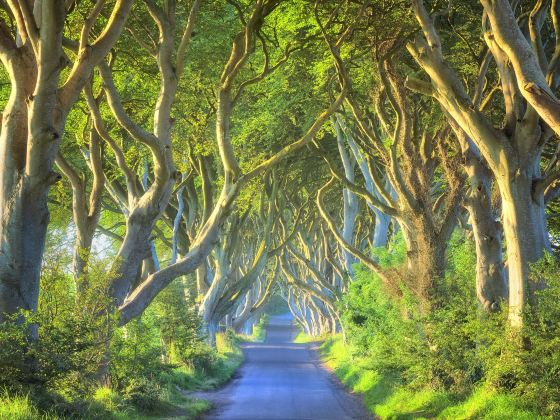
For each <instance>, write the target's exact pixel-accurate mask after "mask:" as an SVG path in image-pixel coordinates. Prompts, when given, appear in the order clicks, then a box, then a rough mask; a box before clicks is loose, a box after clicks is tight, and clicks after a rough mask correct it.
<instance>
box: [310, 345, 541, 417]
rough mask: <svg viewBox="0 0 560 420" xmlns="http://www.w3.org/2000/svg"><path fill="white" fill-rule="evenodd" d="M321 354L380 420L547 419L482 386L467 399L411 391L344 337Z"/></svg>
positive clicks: (417, 390)
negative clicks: (350, 346) (355, 352)
mask: <svg viewBox="0 0 560 420" xmlns="http://www.w3.org/2000/svg"><path fill="white" fill-rule="evenodd" d="M302 339H305V337H302ZM302 342H305V341H302ZM320 354H321V358H322V360H323V361H324V362H325V363H326V365H327V366H328V367H329V368H331V369H332V370H333V371H334V373H335V374H336V375H337V377H338V378H339V379H340V380H341V381H342V383H344V384H345V385H346V386H347V388H348V389H350V390H351V391H352V392H356V393H358V394H361V395H362V396H363V400H364V403H365V405H366V406H367V408H368V409H369V411H370V412H371V413H373V414H375V415H376V416H377V417H379V418H381V419H412V418H430V419H433V418H435V419H453V420H460V419H479V418H484V419H495V420H501V419H504V420H505V419H516V420H518V419H519V420H529V419H531V420H536V419H544V418H546V417H542V416H539V415H538V414H537V413H535V412H533V411H531V410H530V409H529V408H528V407H526V406H525V405H524V404H523V403H522V402H521V401H520V400H519V399H517V398H515V397H513V396H510V395H504V394H499V393H497V392H495V391H493V390H492V389H489V388H488V387H486V386H483V385H482V386H480V387H478V388H476V389H475V390H474V392H472V393H471V394H469V395H467V396H458V395H453V394H452V393H448V392H441V391H436V390H432V389H412V388H410V387H407V386H406V385H405V384H403V382H402V381H401V380H400V378H399V377H398V375H396V374H391V373H386V372H380V371H377V370H376V369H375V366H374V363H373V362H372V361H371V360H367V359H363V358H359V357H352V355H351V354H350V352H349V350H348V348H347V347H346V346H345V345H344V343H343V342H342V339H341V337H332V338H328V339H326V340H324V342H323V344H322V345H321V348H320Z"/></svg>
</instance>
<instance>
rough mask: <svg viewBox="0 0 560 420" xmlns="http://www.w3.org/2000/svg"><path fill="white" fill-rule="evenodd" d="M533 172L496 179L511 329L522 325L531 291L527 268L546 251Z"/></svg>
mask: <svg viewBox="0 0 560 420" xmlns="http://www.w3.org/2000/svg"><path fill="white" fill-rule="evenodd" d="M536 162H538V160H537V161H536ZM536 165H538V163H536ZM537 170H538V169H537ZM534 173H535V172H534V168H531V170H518V171H517V172H516V173H515V174H514V175H513V177H511V178H509V179H508V178H507V177H506V178H502V179H500V178H498V183H499V184H500V193H501V198H502V215H503V226H504V235H505V238H506V242H507V269H508V279H509V316H508V318H509V321H510V324H511V325H512V326H514V327H519V326H521V325H522V324H523V316H522V313H523V310H524V308H525V303H526V302H527V299H528V298H530V294H531V292H532V290H529V265H530V264H531V263H534V262H536V261H538V260H539V259H540V258H541V257H542V256H543V254H544V251H545V250H547V249H550V239H549V237H548V231H547V227H546V215H545V207H544V197H543V196H542V195H541V196H540V197H536V199H535V197H533V189H532V185H533V181H534V175H533V174H534Z"/></svg>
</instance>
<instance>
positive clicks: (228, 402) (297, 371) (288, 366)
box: [204, 315, 371, 420]
mask: <svg viewBox="0 0 560 420" xmlns="http://www.w3.org/2000/svg"><path fill="white" fill-rule="evenodd" d="M266 333H267V334H266V340H265V342H264V343H248V344H244V345H243V353H244V354H245V362H244V363H243V365H242V367H241V368H240V370H239V372H238V374H237V375H236V376H237V377H236V378H235V379H233V381H232V382H230V384H229V385H227V386H226V387H225V388H223V389H222V390H220V391H216V392H214V393H208V394H206V395H205V396H204V397H206V398H209V399H210V400H211V401H212V402H213V403H214V404H215V407H216V408H214V410H213V411H212V412H210V414H209V415H208V416H207V417H206V418H207V419H223V420H257V419H258V420H268V419H282V420H329V419H332V420H344V419H369V418H371V417H370V416H369V415H368V414H367V411H366V410H365V409H364V408H363V406H362V404H361V402H360V401H359V399H358V398H357V397H355V396H352V395H350V394H348V393H347V392H345V391H344V389H342V387H341V386H340V385H339V384H338V382H337V381H336V380H335V379H334V378H333V377H332V376H331V374H330V373H329V372H327V371H326V370H324V369H323V368H322V367H321V365H320V362H319V361H318V360H317V356H316V353H315V352H314V351H313V350H311V349H310V345H308V344H294V343H292V340H293V338H294V336H295V334H296V327H295V326H294V325H292V318H291V315H280V316H274V317H271V319H270V322H269V324H268V327H267V330H266Z"/></svg>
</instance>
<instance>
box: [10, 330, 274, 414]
mask: <svg viewBox="0 0 560 420" xmlns="http://www.w3.org/2000/svg"><path fill="white" fill-rule="evenodd" d="M262 328H263V331H264V326H263V327H262ZM259 333H260V332H259ZM260 334H262V333H260ZM239 342H240V339H239V338H238V337H235V336H233V335H231V334H218V336H217V339H216V347H217V355H216V359H215V360H214V362H213V363H212V365H211V366H209V367H208V369H207V370H206V371H195V370H193V369H189V368H187V367H178V368H175V369H173V371H171V372H165V373H162V374H161V375H160V377H159V381H158V382H159V384H160V385H159V386H160V392H159V395H160V400H159V401H158V402H157V403H156V404H155V406H154V407H153V408H152V409H150V410H149V411H148V412H144V411H141V410H139V409H138V408H136V407H134V406H132V405H131V404H130V403H127V401H125V400H124V398H123V396H122V395H120V394H119V393H117V392H115V391H114V390H112V389H110V388H108V387H100V388H98V389H97V390H95V392H93V395H92V397H91V399H90V400H88V401H84V402H83V404H82V405H81V406H80V407H79V408H77V411H76V414H75V415H74V417H76V415H77V416H78V417H79V418H88V419H107V420H110V419H114V420H128V419H132V420H155V419H167V418H174V417H179V418H182V419H196V418H200V416H201V415H202V414H203V413H205V412H206V411H208V410H209V409H210V408H211V404H210V403H209V402H208V401H205V400H202V399H197V398H194V397H192V396H190V395H188V391H199V390H200V391H203V390H204V391H206V390H212V389H215V388H217V387H219V386H221V385H223V384H224V383H226V382H227V381H228V380H229V379H231V377H232V376H233V374H234V373H235V371H236V370H237V369H238V368H239V365H240V364H241V363H242V362H243V353H242V352H241V349H240V347H239ZM69 404H71V402H69ZM35 419H37V420H43V419H44V420H56V419H64V417H63V416H61V415H59V414H58V415H56V414H51V413H45V412H42V411H41V410H39V408H38V407H37V405H36V403H35V402H34V400H33V399H32V398H30V397H29V396H28V395H13V394H9V393H8V392H7V391H3V392H1V391H0V420H35Z"/></svg>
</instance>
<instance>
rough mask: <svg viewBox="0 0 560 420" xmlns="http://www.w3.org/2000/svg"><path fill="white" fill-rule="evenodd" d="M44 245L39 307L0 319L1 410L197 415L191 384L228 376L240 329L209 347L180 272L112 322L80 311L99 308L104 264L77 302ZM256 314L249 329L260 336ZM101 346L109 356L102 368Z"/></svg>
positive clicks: (30, 415) (199, 404) (201, 385)
mask: <svg viewBox="0 0 560 420" xmlns="http://www.w3.org/2000/svg"><path fill="white" fill-rule="evenodd" d="M48 255H49V256H50V257H52V258H51V260H50V261H51V264H50V265H49V266H48V267H47V268H45V270H44V272H43V281H44V289H43V290H44V292H43V294H42V296H41V300H40V309H39V311H37V313H36V314H34V315H33V316H28V317H27V318H26V321H27V322H26V323H25V324H19V325H18V324H16V323H5V324H1V325H0V342H1V343H3V345H2V346H0V373H1V374H2V378H1V379H0V386H2V387H3V389H4V391H3V394H2V401H1V404H0V419H4V418H6V419H12V418H14V417H12V416H16V417H15V418H21V419H35V418H49V419H51V418H52V419H55V418H100V419H101V418H103V419H106V418H115V419H128V418H132V419H148V418H154V419H156V418H164V417H167V416H170V415H180V416H183V417H186V418H195V417H196V416H197V415H199V414H200V413H202V412H204V411H207V410H208V409H209V408H210V406H209V403H208V402H206V401H202V400H198V399H195V398H192V397H190V396H189V394H190V393H191V392H192V391H196V390H210V389H214V388H216V387H218V386H220V385H222V384H224V383H225V382H227V381H228V380H229V379H230V378H231V376H232V375H233V374H234V373H235V371H236V370H237V368H238V367H239V365H240V364H241V362H242V360H243V355H242V353H241V350H240V348H239V343H240V341H241V338H239V337H238V336H237V335H236V334H235V333H233V332H232V331H231V330H227V331H226V332H224V333H219V334H218V335H217V340H216V346H215V348H212V347H210V346H209V345H208V344H207V343H206V341H205V337H204V335H203V333H202V328H201V324H200V320H199V318H198V317H197V316H196V314H195V313H194V312H193V311H194V306H188V305H186V304H185V303H188V301H185V300H184V298H180V296H185V287H184V284H183V283H182V282H180V281H177V282H175V283H174V284H173V285H171V286H170V287H169V288H168V289H166V291H165V292H164V293H162V294H161V295H160V296H158V299H157V301H156V302H154V305H152V306H151V307H150V310H149V311H146V312H145V313H144V314H143V316H142V317H140V318H138V319H136V320H134V321H133V322H131V323H129V324H128V325H127V326H126V327H124V328H116V327H115V325H114V322H113V320H112V319H111V318H105V319H104V320H103V318H99V317H88V316H87V314H91V313H94V312H96V311H100V310H102V308H103V302H104V301H103V299H102V296H103V290H105V289H104V287H105V285H106V283H107V279H106V277H105V276H104V275H103V273H102V272H98V273H97V276H96V282H97V283H96V285H94V284H91V285H90V289H89V290H90V291H91V295H90V294H89V292H88V294H85V295H82V296H81V297H80V304H79V305H78V304H76V296H75V294H74V293H72V290H73V288H72V280H71V278H70V277H69V276H68V275H67V274H65V273H64V270H63V269H62V268H63V260H57V258H60V257H64V254H60V253H59V251H58V248H57V247H56V246H54V247H53V248H52V249H50V250H49V251H48ZM98 264H99V265H101V264H102V261H99V262H98ZM68 291H70V292H71V293H68ZM32 322H33V323H36V324H37V325H38V326H39V328H38V335H39V340H38V341H29V340H28V335H27V331H28V329H29V328H31V325H32V324H31V323H32ZM264 323H265V319H262V320H261V321H260V322H259V323H258V326H257V327H256V328H255V336H253V337H251V338H252V339H255V340H256V339H258V338H262V337H263V335H264V325H265V324H264ZM107 344H108V345H109V347H107ZM107 351H109V354H111V356H112V357H111V360H110V363H109V365H108V366H107V368H106V369H104V370H100V367H99V366H103V363H102V360H103V358H104V357H105V354H106V352H107ZM28 363H33V364H34V365H35V366H36V369H34V370H30V369H28ZM100 382H104V383H106V384H107V385H102V386H100V385H99V383H100ZM8 414H9V415H8Z"/></svg>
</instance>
